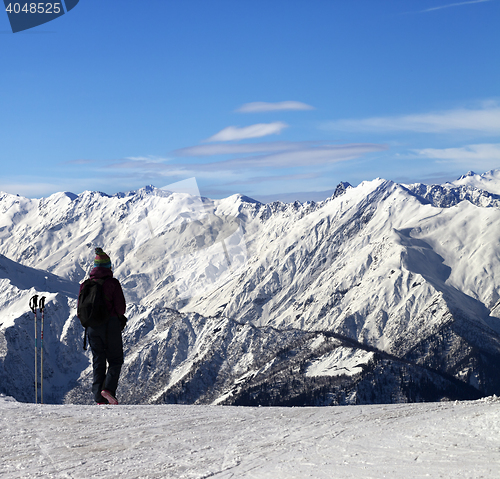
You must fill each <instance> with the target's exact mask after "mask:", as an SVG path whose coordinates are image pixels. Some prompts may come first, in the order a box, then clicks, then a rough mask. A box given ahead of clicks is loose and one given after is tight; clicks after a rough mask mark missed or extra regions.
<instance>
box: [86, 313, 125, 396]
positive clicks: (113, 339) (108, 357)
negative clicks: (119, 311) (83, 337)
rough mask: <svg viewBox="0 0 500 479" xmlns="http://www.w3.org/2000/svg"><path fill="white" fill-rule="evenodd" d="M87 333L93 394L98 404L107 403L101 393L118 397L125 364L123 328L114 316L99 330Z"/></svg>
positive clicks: (91, 330) (98, 328) (88, 330)
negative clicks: (117, 389) (90, 351)
mask: <svg viewBox="0 0 500 479" xmlns="http://www.w3.org/2000/svg"><path fill="white" fill-rule="evenodd" d="M87 332H88V338H89V344H90V347H91V349H92V366H93V368H94V382H93V384H92V392H93V394H94V399H95V400H96V402H101V403H106V402H107V400H106V399H104V398H103V397H102V396H101V391H102V390H103V389H107V390H108V391H109V392H110V393H111V394H112V395H113V396H116V388H117V387H118V379H119V378H120V370H121V368H122V364H123V343H122V326H121V323H120V320H119V319H118V318H117V317H114V316H113V317H111V318H110V319H109V320H108V321H107V322H106V323H104V324H103V325H101V326H98V327H97V328H88V329H87ZM106 361H107V363H108V369H107V370H106Z"/></svg>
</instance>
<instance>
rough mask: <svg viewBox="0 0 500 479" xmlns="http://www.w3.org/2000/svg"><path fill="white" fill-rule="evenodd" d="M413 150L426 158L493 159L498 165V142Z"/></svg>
mask: <svg viewBox="0 0 500 479" xmlns="http://www.w3.org/2000/svg"><path fill="white" fill-rule="evenodd" d="M414 151H415V153H417V154H418V155H420V156H425V157H426V158H435V159H439V160H456V161H464V160H465V161H494V162H496V163H497V165H499V166H500V143H480V144H475V145H467V146H462V147H459V148H441V149H439V148H424V149H421V150H414Z"/></svg>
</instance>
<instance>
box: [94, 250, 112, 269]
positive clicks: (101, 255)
mask: <svg viewBox="0 0 500 479" xmlns="http://www.w3.org/2000/svg"><path fill="white" fill-rule="evenodd" d="M94 267H100V268H111V260H110V259H109V256H108V255H107V254H106V253H105V252H104V251H103V250H102V248H96V249H95V259H94Z"/></svg>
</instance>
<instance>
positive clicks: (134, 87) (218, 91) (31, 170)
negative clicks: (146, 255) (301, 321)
mask: <svg viewBox="0 0 500 479" xmlns="http://www.w3.org/2000/svg"><path fill="white" fill-rule="evenodd" d="M499 21H500V0H476V1H453V0H451V1H447V0H408V1H402V0H380V1H377V0H350V1H342V0H265V1H261V0H251V1H250V0H238V1H236V0H231V1H229V0H182V1H170V0H148V1H147V2H146V1H144V0H142V1H141V0H120V1H103V0H99V1H98V0H80V3H79V4H78V5H77V6H76V7H75V8H74V9H73V10H72V11H71V12H68V14H66V15H63V16H62V17H60V18H58V19H56V20H54V21H52V22H50V23H47V24H44V25H41V26H39V27H36V28H34V29H32V30H27V31H25V32H19V33H16V34H12V33H11V31H10V26H9V22H8V17H7V14H6V13H5V12H4V13H3V14H1V13H0V42H1V48H0V59H1V72H2V74H1V76H0V159H1V165H2V170H1V171H2V174H1V177H0V190H3V191H7V192H9V193H15V194H20V195H23V196H28V197H40V196H47V195H50V194H51V193H54V192H56V191H72V192H74V193H80V192H82V191H84V190H100V191H104V192H106V193H108V194H113V193H116V192H118V191H126V190H131V189H136V188H140V187H141V186H144V185H146V184H153V185H155V186H158V187H162V186H164V185H167V184H169V183H172V182H176V181H180V180H183V179H186V178H190V177H196V180H197V182H198V185H199V188H200V191H201V194H202V195H203V196H209V197H212V198H221V197H226V196H229V195H231V194H234V193H241V194H245V195H248V196H252V197H254V198H258V199H269V198H275V197H276V198H282V199H286V200H290V199H291V198H294V197H297V198H299V199H302V200H303V199H305V198H304V195H299V193H301V192H308V194H307V195H305V196H306V197H307V196H308V197H311V198H313V197H315V195H314V193H313V192H324V191H328V190H332V189H333V188H335V186H336V185H337V184H338V183H339V182H340V181H348V182H350V183H351V184H353V185H357V184H358V183H359V182H361V181H363V180H371V179H373V178H376V177H383V178H387V179H391V180H394V181H398V182H403V183H405V182H406V183H409V182H417V181H421V182H427V183H431V182H444V181H447V180H453V179H455V178H456V177H457V176H459V175H461V174H463V173H465V172H467V171H468V170H474V171H477V172H480V173H481V172H484V171H487V170H489V169H493V168H500V28H499ZM321 194H322V193H319V196H321ZM315 199H317V198H316V197H315Z"/></svg>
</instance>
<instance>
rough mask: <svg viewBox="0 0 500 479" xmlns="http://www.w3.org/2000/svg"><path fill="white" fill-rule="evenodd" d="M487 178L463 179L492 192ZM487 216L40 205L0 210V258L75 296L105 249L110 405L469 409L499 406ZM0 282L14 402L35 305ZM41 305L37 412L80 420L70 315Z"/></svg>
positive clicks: (392, 190)
mask: <svg viewBox="0 0 500 479" xmlns="http://www.w3.org/2000/svg"><path fill="white" fill-rule="evenodd" d="M499 171H500V170H499ZM497 177H498V178H499V179H500V175H497V173H496V172H495V171H493V172H488V173H487V174H485V175H484V176H481V175H476V174H471V175H469V176H467V177H466V178H469V179H470V178H473V179H474V181H475V184H476V185H477V184H479V183H480V182H481V181H483V182H484V184H485V185H486V186H488V187H491V186H493V187H492V188H490V189H493V190H495V189H496V183H495V184H494V180H495V179H497ZM457 181H461V180H457ZM497 200H498V198H497V194H496V193H490V192H488V191H482V190H479V189H478V188H477V186H471V185H455V184H449V185H434V186H432V185H430V186H426V187H425V188H424V187H423V186H422V185H399V184H397V183H394V182H392V181H390V180H384V179H376V180H372V181H366V182H363V183H361V184H360V185H358V186H357V187H352V186H351V185H349V184H348V183H341V184H339V186H338V187H337V189H336V190H335V192H334V194H333V195H332V196H331V197H330V198H328V199H326V200H324V201H322V202H320V203H315V202H309V203H300V202H294V203H282V202H273V203H267V204H264V203H260V202H257V201H255V200H252V199H249V198H247V197H245V196H243V195H233V196H232V197H229V198H225V199H222V200H211V199H209V198H199V197H198V198H197V197H192V196H190V195H187V194H182V193H170V192H167V191H164V190H159V189H156V188H153V187H145V188H143V189H140V190H137V191H136V192H129V193H127V194H117V195H113V196H108V195H105V194H101V193H98V192H84V193H82V194H81V195H78V196H77V197H76V198H75V197H74V195H73V196H71V195H69V194H67V193H60V194H57V193H56V194H55V195H51V196H50V197H48V198H45V199H43V198H42V199H39V200H28V199H24V198H22V197H17V196H13V195H4V194H0V254H2V255H4V256H5V257H6V258H9V260H10V261H13V262H14V263H13V264H15V263H19V264H21V265H24V266H26V267H30V268H36V269H37V270H39V271H40V275H42V276H43V275H44V274H45V276H47V272H48V273H50V274H51V275H52V276H50V278H54V280H53V281H55V283H57V284H59V285H62V284H65V285H67V286H65V290H67V289H68V288H70V289H71V287H73V286H72V285H74V288H75V291H76V289H77V286H78V283H79V282H81V281H82V280H83V279H84V278H85V276H86V274H87V273H88V270H89V268H90V267H91V264H92V260H93V248H94V247H95V246H102V247H104V249H105V251H106V252H107V253H108V254H109V255H110V256H111V259H112V262H113V269H114V272H115V275H116V277H118V278H119V279H120V281H121V282H122V285H123V288H124V292H125V295H126V298H127V302H128V304H129V308H128V313H127V314H128V316H129V326H128V327H127V329H126V330H125V333H124V340H125V345H126V350H127V354H126V363H125V365H124V370H123V377H122V380H121V384H122V385H121V392H120V394H121V396H122V397H123V399H124V400H125V401H126V402H130V403H134V402H152V403H157V402H187V403H189V402H198V403H214V404H251V403H252V404H253V403H255V404H257V403H259V404H270V405H271V404H273V405H277V404H299V403H300V401H301V399H300V398H302V401H303V404H323V405H326V404H344V403H356V402H370V401H372V402H377V401H378V402H384V401H389V402H390V401H395V400H396V399H397V400H398V401H399V400H404V399H405V398H406V400H412V401H413V400H438V399H439V398H442V397H448V398H450V397H453V398H455V399H459V398H460V397H464V398H465V397H467V398H472V397H475V396H477V397H479V396H481V395H491V394H499V393H500V379H497V378H498V377H499V375H498V366H496V364H498V360H499V359H500V334H499V333H500V260H499V258H500V256H499V255H498V250H499V244H498V233H497V230H496V229H495V225H496V224H500V223H499V221H500V209H499V208H498V203H497ZM0 259H1V257H0ZM14 270H15V268H14V269H12V268H11V273H9V274H10V276H9V274H6V275H4V276H5V277H1V275H0V282H3V284H4V285H5V290H6V291H8V292H9V295H10V296H12V297H14V298H15V299H14V300H13V299H12V298H9V299H8V298H7V297H6V296H5V295H4V296H3V297H2V296H0V310H4V311H7V304H8V305H9V306H8V311H11V313H9V314H11V315H12V318H11V320H9V321H10V322H9V326H8V327H2V326H0V337H1V338H2V340H1V341H0V361H1V365H0V372H1V371H4V375H3V376H2V377H3V378H8V377H9V374H10V376H12V371H16V367H17V368H21V369H22V370H23V371H22V374H19V373H18V374H17V377H18V378H19V377H21V378H23V379H22V380H19V381H20V382H21V383H22V384H21V385H14V384H13V383H12V380H7V379H2V381H1V382H0V392H2V393H5V394H10V395H14V396H15V397H16V398H17V399H18V400H23V401H29V400H30V397H31V395H32V393H30V387H29V386H28V384H32V383H33V382H32V380H31V383H30V381H29V380H28V379H27V378H28V377H29V374H30V372H29V366H28V365H29V364H30V363H31V362H32V361H33V352H32V349H33V347H32V346H33V345H32V344H31V343H32V338H31V336H32V330H30V328H31V329H32V327H33V326H32V321H29V320H28V316H29V315H28V313H27V311H28V308H27V307H26V306H27V298H28V297H29V294H31V292H32V291H34V290H33V285H29V284H25V283H22V282H20V281H19V278H18V276H19V275H18V274H17V273H15V272H14ZM35 276H36V275H35ZM35 276H34V277H35ZM42 276H40V277H42ZM57 278H59V279H57ZM37 281H38V280H37ZM38 283H40V284H38V286H37V287H36V290H37V291H40V292H43V291H44V285H43V284H41V281H38ZM28 286H31V288H29V287H28ZM35 286H36V285H35ZM61 287H62V286H61ZM63 289H64V288H63ZM57 294H59V296H57V295H56V296H57V297H55V296H54V294H50V295H48V298H49V301H48V310H47V312H49V311H50V310H51V308H55V307H56V306H57V311H60V313H57V314H58V315H59V314H62V315H63V316H64V315H67V316H66V318H62V317H60V318H59V319H58V321H56V322H55V323H54V324H53V325H52V327H53V329H54V330H53V331H52V334H53V337H54V342H53V343H52V344H51V345H50V347H51V348H53V351H63V352H64V358H65V361H66V363H68V364H67V365H65V366H64V367H63V368H62V369H63V370H64V371H66V372H65V373H64V372H62V370H61V368H60V367H59V366H57V364H56V363H54V365H53V366H52V367H51V371H52V372H51V375H52V376H51V377H48V378H47V381H48V383H49V384H51V381H52V385H53V390H54V391H55V392H54V394H53V395H52V398H51V400H52V401H54V402H61V401H67V402H83V403H88V402H89V401H90V394H89V392H88V391H89V390H90V389H89V381H90V374H91V369H90V365H89V355H88V353H87V355H86V356H84V355H83V354H82V351H79V350H78V348H79V346H78V344H79V342H80V340H81V334H82V333H81V329H79V323H78V320H77V319H76V317H75V307H76V302H75V299H74V296H71V294H69V295H68V294H64V293H63V291H61V290H58V293H57ZM16 298H17V299H16ZM25 303H26V304H25ZM58 317H59V316H58ZM1 322H2V321H1V320H0V323H1ZM9 328H10V329H9ZM217 328H219V330H217ZM14 332H17V333H16V334H17V335H18V336H17V337H19V334H22V336H23V337H24V338H25V342H26V345H27V347H26V348H24V349H25V350H24V349H23V353H22V354H21V355H18V356H16V358H17V360H18V361H19V363H20V364H19V365H18V366H15V364H14V362H13V361H12V360H9V361H7V362H6V358H7V359H8V358H10V357H12V351H13V349H12V348H13V346H12V344H13V343H12V341H14V340H13V339H12V338H13V336H12V335H13V333H14ZM221 334H224V335H223V336H221ZM9 338H10V339H9ZM325 338H326V339H325ZM328 338H330V339H328ZM16 341H18V340H16ZM332 341H333V342H332ZM349 341H350V342H349ZM15 344H18V345H19V342H17V343H15ZM29 344H31V346H29V347H28V345H29ZM73 349H74V350H73ZM30 351H31V352H30ZM58 354H59V353H58ZM60 354H62V353H60ZM21 358H22V359H21ZM6 368H7V369H6ZM12 368H14V369H12ZM7 370H8V371H10V372H9V373H7ZM342 371H344V373H345V374H344V373H342ZM31 374H33V373H32V372H31ZM65 378H66V379H65ZM276 384H279V385H280V386H279V387H277V386H276ZM141 385H142V386H141ZM31 389H32V387H31ZM13 390H14V392H13ZM24 390H26V392H23V391H24ZM287 391H288V392H287ZM474 395H475V396H474ZM328 398H329V399H328ZM252 401H253V402H252Z"/></svg>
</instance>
